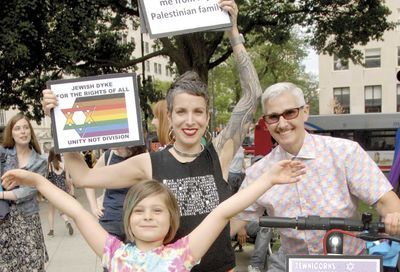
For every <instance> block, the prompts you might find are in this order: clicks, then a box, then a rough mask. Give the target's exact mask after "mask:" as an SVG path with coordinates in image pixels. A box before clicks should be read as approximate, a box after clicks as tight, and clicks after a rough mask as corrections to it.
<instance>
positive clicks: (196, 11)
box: [140, 0, 232, 38]
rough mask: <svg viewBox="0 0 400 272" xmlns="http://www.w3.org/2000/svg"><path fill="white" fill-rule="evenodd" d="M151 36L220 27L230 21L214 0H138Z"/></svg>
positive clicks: (216, 0)
mask: <svg viewBox="0 0 400 272" xmlns="http://www.w3.org/2000/svg"><path fill="white" fill-rule="evenodd" d="M140 5H141V9H142V12H143V15H144V20H145V22H146V26H145V27H146V28H147V29H148V30H149V35H150V37H151V38H160V37H165V36H171V35H177V34H184V33H191V32H197V31H204V30H223V29H226V28H228V27H230V26H231V25H232V24H231V21H230V18H229V15H228V13H227V12H225V11H223V10H222V9H221V8H220V7H219V4H218V0H140Z"/></svg>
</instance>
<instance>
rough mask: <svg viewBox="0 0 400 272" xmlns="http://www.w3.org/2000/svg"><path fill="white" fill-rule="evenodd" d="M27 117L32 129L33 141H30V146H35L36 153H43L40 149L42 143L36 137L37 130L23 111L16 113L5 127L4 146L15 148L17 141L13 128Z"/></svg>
mask: <svg viewBox="0 0 400 272" xmlns="http://www.w3.org/2000/svg"><path fill="white" fill-rule="evenodd" d="M22 119H25V120H26V121H27V122H28V125H29V129H30V131H31V141H30V142H29V147H30V148H33V149H34V150H35V151H36V153H38V154H42V151H41V150H40V145H39V142H38V140H37V138H36V135H35V131H34V130H33V127H32V125H31V122H30V121H29V119H28V117H26V116H25V115H23V114H22V113H18V114H16V115H14V116H13V117H12V118H11V119H10V121H8V123H7V126H6V128H5V129H4V133H3V143H2V145H3V147H4V148H13V147H14V146H15V141H14V138H13V136H12V130H13V128H14V126H15V124H16V123H17V122H18V121H19V120H22Z"/></svg>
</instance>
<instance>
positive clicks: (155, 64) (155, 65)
mask: <svg viewBox="0 0 400 272" xmlns="http://www.w3.org/2000/svg"><path fill="white" fill-rule="evenodd" d="M157 68H158V65H157V63H154V73H155V74H158V71H157Z"/></svg>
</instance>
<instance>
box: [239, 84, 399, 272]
mask: <svg viewBox="0 0 400 272" xmlns="http://www.w3.org/2000/svg"><path fill="white" fill-rule="evenodd" d="M261 103H262V108H263V111H264V116H263V119H264V121H265V122H266V124H267V127H268V131H269V132H270V134H271V136H272V137H273V138H274V139H275V140H276V142H277V143H278V146H277V147H275V148H274V149H273V150H272V151H271V152H270V153H269V154H267V155H266V156H265V157H264V158H263V159H261V160H259V161H258V162H257V163H255V164H254V165H252V166H251V167H249V168H248V169H247V170H246V178H245V180H244V181H243V184H242V187H241V189H240V190H242V189H244V188H246V187H247V186H249V185H250V184H251V183H252V182H253V181H254V180H257V179H258V178H259V177H260V175H262V173H263V172H264V171H265V169H269V168H270V167H271V166H272V165H273V164H274V163H276V162H278V161H281V160H287V159H291V160H298V161H302V162H304V163H305V165H306V168H307V174H306V175H304V176H303V177H302V182H299V183H297V184H285V185H280V186H275V187H273V188H272V189H271V190H269V191H268V192H266V193H265V194H264V195H262V196H261V197H260V198H259V199H258V200H257V201H256V202H255V203H254V204H253V205H251V206H250V207H248V208H247V209H245V210H244V211H243V212H242V213H240V214H239V215H238V216H237V217H236V219H235V220H232V223H231V227H232V229H231V231H232V233H235V232H236V231H237V230H238V229H240V227H242V226H243V225H245V224H246V221H254V220H258V218H259V217H260V216H261V215H262V214H263V213H264V211H265V210H266V211H267V213H268V215H270V216H278V217H279V216H281V217H297V216H308V215H318V216H323V217H345V218H357V216H358V210H357V206H358V201H359V200H362V201H363V202H364V203H366V204H368V205H373V206H374V207H375V208H376V210H377V211H378V213H379V214H380V216H382V217H383V218H384V223H385V232H387V233H388V234H391V235H399V234H400V199H399V198H398V197H397V195H396V194H395V193H394V192H393V190H392V189H393V188H392V186H391V185H390V183H389V181H388V180H387V179H386V177H385V175H384V174H383V173H382V172H381V171H380V169H379V167H378V166H377V165H376V163H375V162H374V161H373V160H372V159H371V158H370V156H369V155H368V154H367V153H366V152H365V151H364V150H363V149H362V148H361V147H360V145H359V144H358V143H357V142H354V141H350V140H347V139H341V138H335V137H328V136H321V135H314V134H309V133H308V132H307V131H306V130H305V126H304V122H305V121H307V118H308V115H309V106H308V105H307V104H306V103H305V99H304V94H303V91H302V90H301V89H300V88H299V87H297V86H296V85H295V84H293V83H289V82H281V83H277V84H274V85H272V86H270V87H268V88H267V89H266V90H265V91H264V93H263V95H262V98H261ZM240 190H239V192H240ZM279 232H280V238H281V247H280V249H279V250H278V252H277V253H276V254H273V255H272V256H271V258H269V263H270V266H269V270H268V271H271V272H272V271H274V272H275V271H285V257H286V255H287V254H313V255H315V254H322V252H323V248H322V247H323V245H322V243H321V241H322V239H323V236H324V234H325V232H324V231H312V230H305V231H302V230H295V229H279ZM364 250H365V242H363V241H362V240H360V239H356V238H354V237H350V236H347V237H345V239H344V248H343V253H344V255H357V254H362V253H363V252H364Z"/></svg>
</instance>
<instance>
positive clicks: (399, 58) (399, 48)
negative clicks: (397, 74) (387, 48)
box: [397, 47, 400, 66]
mask: <svg viewBox="0 0 400 272" xmlns="http://www.w3.org/2000/svg"><path fill="white" fill-rule="evenodd" d="M397 66H400V47H397Z"/></svg>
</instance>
